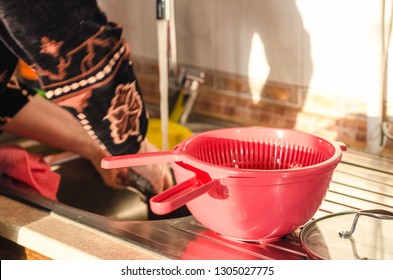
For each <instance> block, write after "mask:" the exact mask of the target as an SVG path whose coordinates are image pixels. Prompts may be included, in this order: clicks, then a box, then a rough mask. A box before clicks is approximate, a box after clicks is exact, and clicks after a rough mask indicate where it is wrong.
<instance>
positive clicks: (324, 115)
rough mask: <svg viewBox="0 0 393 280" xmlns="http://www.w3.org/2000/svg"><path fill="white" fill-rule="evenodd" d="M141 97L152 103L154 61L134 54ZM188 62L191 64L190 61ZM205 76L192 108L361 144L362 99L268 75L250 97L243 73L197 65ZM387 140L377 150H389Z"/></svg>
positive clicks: (243, 121)
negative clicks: (257, 97) (270, 78)
mask: <svg viewBox="0 0 393 280" xmlns="http://www.w3.org/2000/svg"><path fill="white" fill-rule="evenodd" d="M134 59H135V61H134V63H135V67H137V68H136V69H137V74H138V78H139V82H140V85H141V88H142V90H143V96H144V100H145V101H146V102H147V103H151V104H155V105H158V104H159V102H160V96H159V88H158V66H157V62H156V61H152V60H148V59H146V58H134ZM190 67H191V66H190ZM199 70H202V71H203V72H204V73H205V81H204V83H203V84H202V85H201V86H200V87H199V90H198V97H197V99H196V102H195V104H194V107H193V112H195V113H198V114H201V115H203V116H206V117H211V118H215V119H218V120H222V121H228V122H233V123H235V124H238V125H239V126H240V125H245V126H250V125H259V126H267V127H279V128H290V129H298V130H303V131H306V132H309V133H313V134H315V135H320V136H322V137H325V138H327V139H330V140H335V141H341V142H343V143H345V144H347V145H348V147H350V148H353V149H358V150H364V149H365V147H366V129H367V123H366V116H365V112H366V105H367V104H365V102H362V101H359V100H353V99H352V100H350V99H345V98H343V97H342V95H341V96H340V97H339V98H338V96H337V95H334V94H330V93H324V92H321V91H316V90H312V89H307V88H304V87H301V86H298V85H289V84H283V83H279V82H276V81H268V82H267V83H266V85H265V86H264V88H263V90H262V92H261V100H260V101H258V102H256V103H254V101H253V100H252V98H251V94H250V91H249V85H248V81H247V78H246V77H241V76H239V75H235V74H231V73H223V72H220V71H213V70H211V69H199ZM390 142H391V141H389V142H388V144H387V145H386V147H385V149H384V152H383V155H387V156H392V155H393V144H392V143H390Z"/></svg>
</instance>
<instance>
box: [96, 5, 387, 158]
mask: <svg viewBox="0 0 393 280" xmlns="http://www.w3.org/2000/svg"><path fill="white" fill-rule="evenodd" d="M387 2H389V1H387ZM99 3H100V4H101V5H102V8H103V9H104V10H105V11H106V12H107V14H108V16H109V17H110V18H111V19H113V20H115V21H118V22H120V23H121V24H123V26H124V36H125V38H126V39H127V41H128V42H129V44H130V45H131V48H132V51H133V59H134V62H135V65H136V67H137V73H138V76H139V78H140V82H141V85H142V88H143V91H144V95H145V100H146V101H147V102H151V103H158V102H159V91H158V69H157V53H158V52H157V35H156V32H157V28H156V18H155V5H156V1H155V0H101V1H99ZM381 8H382V7H381V1H375V0H364V1H357V0H344V1H342V0H329V1H328V0H297V1H295V0H244V1H239V0H197V1H191V0H175V20H176V38H177V40H176V42H177V51H178V52H177V54H178V61H179V64H181V65H185V66H186V67H189V68H196V69H199V70H201V71H203V72H205V74H206V79H205V84H204V85H203V86H202V87H201V88H200V90H199V95H198V99H197V102H196V104H195V107H194V110H195V111H196V112H198V113H200V114H204V115H208V116H211V117H214V118H219V119H223V120H229V121H234V122H236V123H239V124H242V125H265V126H272V127H289V128H296V129H301V130H305V131H309V132H312V133H315V134H319V135H322V136H325V137H328V138H330V139H335V140H339V141H343V142H345V143H347V144H348V145H349V146H350V147H353V148H357V149H360V150H364V149H365V148H366V133H367V132H366V128H367V122H366V113H367V104H368V103H369V102H370V101H372V100H373V99H374V98H378V96H379V92H380V91H381V78H380V77H381V76H380V69H381V63H382V62H381V57H382V53H381V49H382V48H381V42H382V40H381V38H382V37H381V30H382V25H381V10H382V9H381ZM390 100H391V98H390V97H389V93H388V94H387V95H386V94H385V98H384V102H385V103H384V104H385V109H386V108H388V109H386V110H389V108H390V107H391V104H392V102H391V101H390ZM386 110H385V111H386ZM391 146H392V144H391V143H390V141H389V143H388V145H387V147H388V149H385V151H384V154H387V155H390V154H391V153H390V150H391Z"/></svg>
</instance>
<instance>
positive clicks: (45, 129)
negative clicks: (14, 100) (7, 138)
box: [1, 95, 103, 161]
mask: <svg viewBox="0 0 393 280" xmlns="http://www.w3.org/2000/svg"><path fill="white" fill-rule="evenodd" d="M1 129H2V130H4V131H6V132H8V133H11V134H14V135H18V136H22V137H26V138H30V139H34V140H36V141H38V142H41V143H43V144H47V145H50V146H52V147H56V148H59V149H62V150H65V151H71V152H74V153H77V154H79V155H81V156H82V157H85V158H88V159H90V160H92V161H93V160H95V157H99V156H101V157H102V153H103V151H102V150H101V149H100V147H99V144H98V142H96V141H95V140H94V139H92V138H91V137H90V136H89V135H88V134H87V132H86V131H85V129H84V128H83V127H82V125H81V124H80V123H79V122H78V120H77V119H76V118H75V117H74V116H72V115H71V114H70V113H69V112H68V111H66V110H64V109H63V108H61V107H59V106H57V105H55V104H53V103H52V102H50V101H48V100H45V99H44V98H42V97H41V96H39V95H36V96H35V97H34V98H33V99H32V100H31V101H30V102H29V103H28V104H27V105H25V106H24V107H23V108H22V109H21V110H20V111H19V112H18V113H17V114H16V115H15V116H14V118H13V119H12V120H11V121H10V122H8V123H7V124H5V125H4V126H3V127H1Z"/></svg>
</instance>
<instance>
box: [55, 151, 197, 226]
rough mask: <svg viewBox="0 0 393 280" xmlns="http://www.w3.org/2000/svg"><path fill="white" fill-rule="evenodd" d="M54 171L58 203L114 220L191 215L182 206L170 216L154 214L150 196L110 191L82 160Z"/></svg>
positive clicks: (62, 164)
mask: <svg viewBox="0 0 393 280" xmlns="http://www.w3.org/2000/svg"><path fill="white" fill-rule="evenodd" d="M54 169H55V171H56V172H58V173H59V174H60V175H61V180H60V186H59V191H58V193H57V198H58V200H59V202H61V203H64V204H67V205H70V206H73V207H76V208H79V209H82V210H85V211H89V212H92V213H96V214H98V215H102V216H105V217H108V218H112V219H116V220H158V219H168V218H176V217H183V216H187V215H190V214H189V212H188V210H187V208H185V207H183V208H181V209H179V210H178V211H176V212H173V213H171V214H169V215H163V216H158V215H155V214H154V213H152V212H151V211H150V208H149V203H148V200H149V199H150V197H151V195H149V194H146V195H142V194H141V193H139V192H134V191H131V190H116V189H112V188H109V187H108V186H106V185H105V183H104V182H103V180H102V179H101V176H100V175H99V174H98V172H97V171H96V170H95V169H94V167H93V166H92V165H91V164H90V162H89V161H87V160H85V159H83V158H76V159H73V160H70V161H66V162H64V163H61V164H58V165H55V166H54Z"/></svg>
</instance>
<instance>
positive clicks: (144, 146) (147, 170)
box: [131, 138, 174, 193]
mask: <svg viewBox="0 0 393 280" xmlns="http://www.w3.org/2000/svg"><path fill="white" fill-rule="evenodd" d="M157 151H159V149H158V147H157V146H155V145H153V144H151V143H150V142H149V140H148V139H147V138H145V140H143V142H142V143H141V148H140V150H139V151H138V153H140V154H141V153H150V152H157ZM131 169H132V170H133V171H134V172H136V173H138V174H139V175H140V176H142V177H143V178H145V179H146V180H148V181H149V182H150V184H151V185H152V187H153V192H154V193H160V192H162V191H164V190H166V189H169V188H170V187H172V186H173V183H174V182H173V177H172V173H171V171H170V168H169V164H167V163H163V164H151V165H141V166H133V167H132V168H131Z"/></svg>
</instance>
